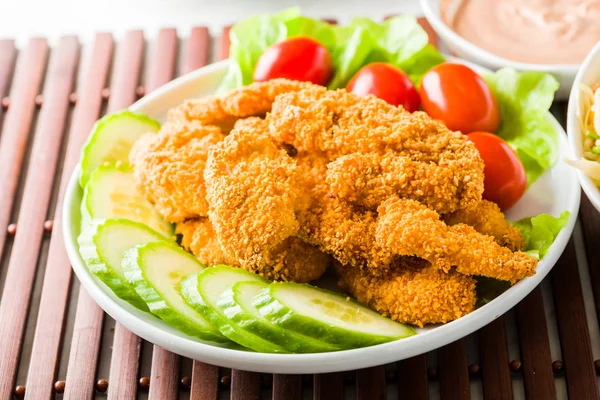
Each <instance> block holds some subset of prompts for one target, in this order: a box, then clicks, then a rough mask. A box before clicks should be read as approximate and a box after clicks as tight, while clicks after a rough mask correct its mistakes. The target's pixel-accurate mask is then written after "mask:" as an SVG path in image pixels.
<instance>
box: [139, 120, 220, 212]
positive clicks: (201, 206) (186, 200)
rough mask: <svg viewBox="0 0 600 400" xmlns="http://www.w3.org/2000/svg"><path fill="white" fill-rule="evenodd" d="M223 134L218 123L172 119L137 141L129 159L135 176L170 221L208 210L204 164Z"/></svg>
mask: <svg viewBox="0 0 600 400" xmlns="http://www.w3.org/2000/svg"><path fill="white" fill-rule="evenodd" d="M224 138H225V135H223V134H222V133H221V131H220V129H219V128H216V127H208V126H203V125H201V124H199V123H198V122H196V121H177V122H175V121H171V122H168V123H166V124H165V125H163V127H162V128H161V130H160V131H159V132H158V133H156V134H155V133H150V134H146V135H145V136H143V137H142V138H140V140H138V141H137V142H136V143H135V144H134V146H133V149H132V151H131V153H130V157H129V159H130V163H131V165H132V166H133V169H134V176H135V179H136V181H137V182H138V184H139V185H140V186H141V188H142V190H143V192H144V193H145V194H146V197H147V198H148V200H149V201H150V202H152V203H154V204H155V206H156V209H157V211H158V212H159V213H160V215H162V216H163V217H164V218H165V219H166V220H167V221H169V222H182V221H184V220H186V219H190V218H196V217H205V216H206V215H207V214H208V202H207V201H206V188H205V185H204V167H205V165H206V159H207V157H208V151H209V149H210V148H211V147H212V146H213V145H215V144H217V143H219V142H220V141H222V140H223V139H224Z"/></svg>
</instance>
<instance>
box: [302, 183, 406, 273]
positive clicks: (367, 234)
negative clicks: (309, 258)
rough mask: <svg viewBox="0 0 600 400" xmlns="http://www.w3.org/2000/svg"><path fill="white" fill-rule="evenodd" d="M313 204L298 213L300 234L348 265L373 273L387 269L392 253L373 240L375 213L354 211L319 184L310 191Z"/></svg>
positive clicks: (391, 259)
mask: <svg viewBox="0 0 600 400" xmlns="http://www.w3.org/2000/svg"><path fill="white" fill-rule="evenodd" d="M313 193H314V195H315V197H314V199H313V203H312V207H311V208H310V209H309V210H308V211H307V212H304V213H300V214H299V217H298V218H299V220H300V222H301V223H300V226H301V228H300V232H299V236H300V237H301V238H302V239H304V240H305V241H306V242H308V243H311V244H313V245H315V246H318V247H319V248H320V249H321V251H323V252H325V253H328V254H331V255H332V256H333V257H334V258H335V259H336V260H337V261H339V262H340V263H342V264H344V265H346V266H347V268H367V269H369V270H370V271H371V273H372V274H378V273H380V271H383V272H386V271H387V270H388V269H389V267H390V266H391V265H392V263H393V261H394V258H395V255H394V253H393V252H392V251H390V249H389V248H387V247H384V246H381V245H380V244H379V243H378V242H377V241H376V229H377V213H376V212H373V211H368V210H367V211H360V210H356V209H355V208H354V207H352V206H350V205H349V204H347V203H345V202H343V201H340V200H339V199H338V198H336V197H335V196H332V195H329V194H328V187H327V186H326V185H320V186H318V187H316V188H315V189H314V191H313Z"/></svg>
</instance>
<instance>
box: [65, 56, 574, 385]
mask: <svg viewBox="0 0 600 400" xmlns="http://www.w3.org/2000/svg"><path fill="white" fill-rule="evenodd" d="M226 68H227V64H226V62H220V63H217V64H213V65H211V66H209V67H206V68H202V69H199V70H196V71H194V72H191V73H189V74H187V75H185V76H183V77H181V78H179V79H177V80H175V81H173V82H171V83H169V84H167V85H165V86H163V87H161V88H160V89H158V90H156V91H154V92H152V93H150V94H149V95H148V96H146V97H144V98H143V99H142V100H140V101H138V102H137V103H135V104H134V105H133V106H131V110H132V111H136V112H143V113H146V114H148V115H150V116H151V117H154V118H157V119H159V120H164V119H165V117H166V113H167V110H168V109H169V108H171V107H174V106H176V105H177V104H179V103H180V102H182V101H183V100H185V99H188V98H194V97H201V96H205V95H207V94H210V93H212V92H214V90H215V89H216V87H217V86H218V84H219V82H220V81H221V79H223V76H224V74H225V72H226ZM475 68H476V69H479V70H480V71H481V70H482V69H481V68H480V67H475ZM550 119H551V120H552V121H553V124H554V126H555V128H556V131H557V132H558V134H559V136H560V143H561V150H560V151H561V155H562V156H564V154H565V153H564V152H565V150H566V147H567V140H566V137H565V136H566V135H565V133H564V131H563V130H562V128H561V127H560V125H559V123H558V122H557V121H556V120H555V119H554V118H553V117H552V116H550ZM79 171H80V169H79V167H77V168H76V170H75V171H74V172H73V176H72V177H71V181H70V183H69V186H68V188H67V192H66V195H65V200H64V207H63V216H62V218H63V219H62V222H63V227H64V229H63V232H64V241H65V245H66V248H67V253H68V255H69V260H70V261H71V264H72V266H73V270H74V271H75V273H76V274H77V277H78V278H79V280H80V281H81V284H82V286H83V287H84V288H85V290H87V291H88V293H89V294H90V295H91V296H92V298H94V300H95V301H96V302H97V303H98V304H99V305H100V307H102V308H103V309H104V310H105V311H106V312H107V313H108V314H109V315H110V316H111V317H113V318H114V319H115V320H117V321H119V322H120V323H121V324H122V325H123V326H125V327H126V328H127V329H129V330H131V331H132V332H133V333H135V334H136V335H138V336H141V337H142V338H144V339H146V340H148V341H150V342H152V343H155V344H157V345H159V346H161V347H163V348H165V349H167V350H169V351H172V352H175V353H177V354H180V355H183V356H186V357H190V358H193V359H196V360H200V361H204V362H207V363H210V364H215V365H219V366H223V367H229V368H238V369H244V370H249V371H258V372H269V373H284V374H285V373H287V374H290V373H291V374H294V373H296V374H298V373H325V372H334V371H344V370H353V369H358V368H366V367H371V366H375V365H381V364H386V363H389V362H393V361H397V360H401V359H404V358H408V357H411V356H414V355H417V354H421V353H425V352H427V351H430V350H433V349H436V348H438V347H441V346H443V345H445V344H448V343H451V342H453V341H455V340H457V339H459V338H462V337H464V336H466V335H468V334H470V333H472V332H474V331H476V330H477V329H479V328H481V327H482V326H484V325H486V324H488V323H490V322H491V321H493V320H494V319H496V318H498V317H499V316H500V315H502V314H504V313H505V312H506V311H508V310H509V309H510V308H512V307H513V306H514V305H515V304H517V303H518V302H519V301H521V300H522V299H523V298H524V297H525V296H526V295H527V294H528V293H529V292H531V291H532V290H533V289H534V288H535V287H536V286H537V285H538V284H539V283H540V282H541V281H542V279H543V278H544V277H545V276H546V275H547V274H548V272H550V269H551V268H552V267H553V266H554V264H555V263H556V261H557V260H558V258H559V257H560V255H561V253H562V252H563V250H564V248H565V246H566V244H567V242H568V240H569V237H570V236H571V232H572V231H573V226H574V224H575V220H576V218H577V211H578V209H579V196H580V190H579V184H578V183H577V178H576V173H575V171H574V170H573V169H572V168H570V167H568V166H566V165H564V164H563V163H558V164H557V165H555V166H554V167H553V168H552V169H550V170H549V171H547V172H546V173H545V174H544V175H542V177H540V178H539V180H538V181H536V182H535V183H534V184H533V185H532V186H531V187H530V188H529V190H528V191H527V192H526V194H525V196H524V197H523V198H522V200H521V201H519V203H518V204H517V205H516V206H515V207H513V208H512V209H510V210H509V211H508V213H507V216H508V217H509V218H510V219H513V220H515V219H518V218H522V217H525V216H529V215H536V214H539V213H542V212H544V213H549V214H552V215H558V214H560V213H561V212H562V211H564V210H569V211H570V212H571V217H570V218H569V221H568V223H567V224H566V226H565V227H564V228H563V229H562V231H561V232H560V234H559V235H558V237H557V238H556V241H555V242H554V244H553V245H552V247H551V248H550V250H549V251H548V254H547V255H546V257H544V259H543V260H542V261H541V262H540V263H539V264H538V267H537V273H536V274H535V275H534V276H531V277H528V278H525V279H523V280H521V281H520V282H518V283H517V284H516V285H514V286H513V287H512V288H510V289H509V290H507V291H506V292H505V293H503V294H502V295H500V296H499V297H498V298H496V299H495V300H493V301H491V302H490V303H488V304H486V305H485V306H483V307H481V308H479V309H477V310H475V311H473V312H472V313H470V314H468V315H466V316H464V317H462V318H460V319H459V320H456V321H453V322H450V323H447V324H445V325H438V326H428V327H426V328H424V329H417V331H418V335H415V336H412V337H409V338H406V339H403V340H398V341H395V342H391V343H386V344H381V345H377V346H372V347H367V348H362V349H355V350H345V351H338V352H334V353H321V354H261V353H255V352H251V351H243V350H234V349H228V348H224V347H219V346H218V345H216V344H213V343H206V342H202V341H199V340H198V339H194V338H192V337H188V336H186V335H184V334H183V333H181V332H179V331H178V330H177V329H175V328H173V327H171V326H169V325H167V324H166V323H164V322H163V321H161V320H159V319H158V318H155V317H153V316H151V315H150V314H147V313H144V312H142V311H140V310H138V309H137V308H134V307H132V306H131V305H129V304H128V303H127V302H124V301H122V300H120V299H119V298H117V297H116V296H115V295H114V294H113V292H112V291H111V290H110V289H109V288H108V287H106V286H105V285H104V284H103V283H102V282H101V281H100V280H98V279H97V278H96V277H95V276H94V275H93V274H91V273H90V272H89V271H88V269H87V267H86V266H85V264H84V263H83V261H82V259H81V257H80V255H79V252H78V245H77V236H78V235H79V226H80V212H79V205H80V202H81V196H82V190H81V188H80V187H79V183H78V176H79Z"/></svg>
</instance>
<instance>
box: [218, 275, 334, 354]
mask: <svg viewBox="0 0 600 400" xmlns="http://www.w3.org/2000/svg"><path fill="white" fill-rule="evenodd" d="M267 286H268V283H266V282H259V281H243V282H238V283H236V284H235V285H233V286H232V287H231V289H229V290H226V291H225V292H223V294H222V295H221V296H220V297H219V300H218V301H217V305H218V307H219V308H220V309H221V310H223V313H224V314H225V316H226V317H227V318H228V319H229V321H231V322H232V323H234V324H237V326H238V327H239V328H240V329H243V330H245V331H246V332H249V333H253V334H255V335H257V336H259V337H261V338H263V339H265V340H268V341H270V342H272V343H275V344H276V345H279V346H281V347H283V348H285V349H286V350H288V351H289V352H291V353H320V352H326V351H336V350H339V349H340V348H339V347H336V346H333V345H330V344H327V343H325V342H323V341H321V340H318V339H315V338H311V337H308V336H304V335H302V334H299V333H296V332H292V331H289V330H286V329H282V328H280V327H278V326H275V325H273V324H271V323H270V322H269V321H267V320H266V319H265V318H264V317H263V316H262V315H261V314H260V312H259V311H258V309H257V308H256V307H254V305H253V304H252V301H253V300H254V298H255V296H256V295H257V294H258V293H259V292H260V291H261V290H262V289H264V288H266V287H267Z"/></svg>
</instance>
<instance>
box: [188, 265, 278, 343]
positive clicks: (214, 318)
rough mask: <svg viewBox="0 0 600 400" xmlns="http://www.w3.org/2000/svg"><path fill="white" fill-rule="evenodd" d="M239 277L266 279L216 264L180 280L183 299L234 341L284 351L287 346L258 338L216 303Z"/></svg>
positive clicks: (244, 278)
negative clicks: (239, 324) (232, 319)
mask: <svg viewBox="0 0 600 400" xmlns="http://www.w3.org/2000/svg"><path fill="white" fill-rule="evenodd" d="M241 281H254V282H266V281H265V280H264V279H263V278H262V277H260V276H259V275H256V274H252V273H250V272H248V271H245V270H243V269H241V268H233V267H228V266H226V265H218V266H216V267H212V268H207V269H205V270H204V271H202V272H200V273H198V274H195V275H191V276H189V277H187V278H186V279H184V280H183V282H181V294H182V295H183V298H184V299H185V301H186V302H187V303H188V304H189V305H190V306H192V307H193V308H194V309H195V310H196V311H198V312H199V313H201V314H202V315H203V316H204V317H205V318H206V319H207V320H209V321H210V322H211V323H212V324H213V325H215V326H217V327H218V328H219V331H221V333H222V334H223V335H224V336H226V337H227V338H229V339H231V340H233V341H234V342H236V343H238V344H241V345H242V346H245V347H248V348H250V349H252V350H255V351H259V352H264V353H287V351H286V349H285V348H283V347H281V346H278V345H276V344H274V343H271V342H270V341H268V340H265V339H263V338H261V337H260V336H257V335H255V334H252V333H250V332H246V331H245V330H244V329H241V328H240V327H238V325H237V324H236V323H235V322H233V321H230V320H229V319H228V318H227V317H226V315H225V314H224V313H223V311H222V310H221V309H220V308H219V307H218V305H217V300H218V298H219V296H221V294H222V293H223V292H224V291H226V290H227V289H229V288H231V286H233V285H234V284H235V283H237V282H241Z"/></svg>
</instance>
